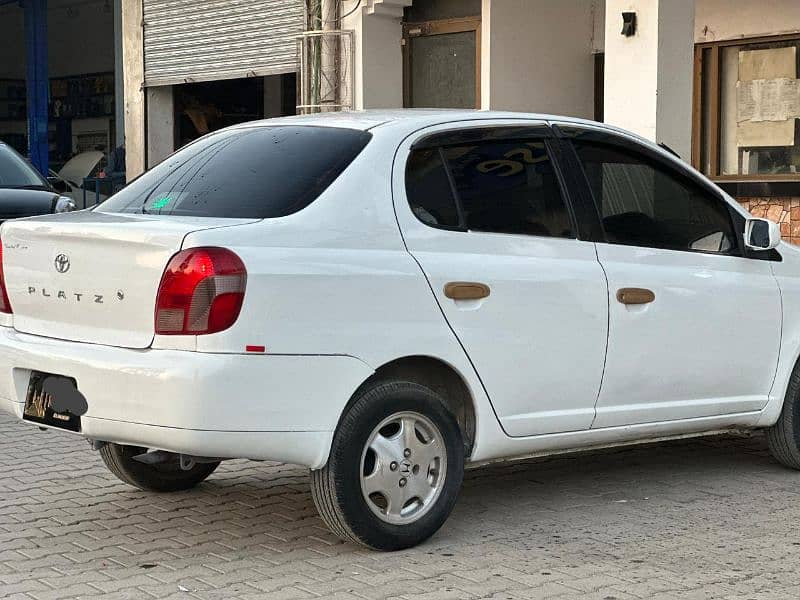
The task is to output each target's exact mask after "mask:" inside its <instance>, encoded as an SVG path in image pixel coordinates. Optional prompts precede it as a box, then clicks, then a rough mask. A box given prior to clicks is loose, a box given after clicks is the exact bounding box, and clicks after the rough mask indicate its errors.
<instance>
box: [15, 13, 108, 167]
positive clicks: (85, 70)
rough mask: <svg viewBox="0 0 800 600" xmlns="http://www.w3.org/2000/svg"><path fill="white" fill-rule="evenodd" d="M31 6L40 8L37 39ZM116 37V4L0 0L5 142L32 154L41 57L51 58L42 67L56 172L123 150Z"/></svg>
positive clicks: (50, 160) (51, 160) (49, 153)
mask: <svg viewBox="0 0 800 600" xmlns="http://www.w3.org/2000/svg"><path fill="white" fill-rule="evenodd" d="M27 2H32V3H35V4H38V8H39V9H40V12H39V13H36V14H35V19H36V21H37V23H36V25H37V26H38V32H39V33H44V35H43V36H42V39H38V40H37V39H36V38H35V35H34V36H33V37H32V35H31V31H30V29H31V27H32V25H33V24H32V23H31V20H32V19H31V13H27V18H26V11H28V10H29V8H26V3H27ZM43 16H44V18H42V17H43ZM26 27H27V28H28V30H27V33H26ZM114 32H115V2H114V1H113V0H46V1H44V0H22V1H20V0H13V1H10V0H0V39H2V40H3V41H2V44H0V140H2V141H4V142H6V143H8V144H9V145H11V146H13V147H14V148H15V149H17V150H18V151H19V152H20V153H21V154H23V155H26V156H27V155H28V153H29V148H30V146H29V135H30V127H29V125H30V116H31V115H30V113H31V109H32V107H31V106H30V104H31V102H30V101H29V97H30V96H31V89H30V85H29V80H30V78H31V67H33V66H34V65H32V64H31V61H30V57H31V56H34V57H35V56H37V53H38V56H40V57H42V59H44V57H46V60H43V62H44V63H45V64H42V65H38V73H39V74H42V73H45V74H46V78H47V83H46V86H47V87H46V90H47V93H46V108H42V109H41V110H40V111H39V112H44V111H46V131H47V135H46V139H47V141H46V149H47V152H46V153H47V159H48V160H47V164H48V166H49V168H50V169H52V170H55V171H57V170H58V169H59V168H60V166H61V165H63V164H64V163H65V162H66V161H67V160H69V158H71V157H72V156H74V155H76V154H79V153H81V152H85V151H88V150H99V151H101V152H103V153H104V154H107V153H109V152H110V151H112V150H113V149H114V148H115V147H116V146H117V145H119V144H121V143H122V131H121V129H122V128H121V127H119V126H118V123H117V122H118V119H117V95H118V84H119V82H118V78H117V77H116V74H115V70H116V69H115V33H114ZM43 49H46V52H45V53H42V50H43ZM120 95H121V94H120ZM42 106H43V107H44V105H42ZM40 117H42V122H44V118H43V117H44V115H40ZM31 154H32V152H31ZM31 158H33V156H31ZM33 162H34V164H36V161H33ZM36 166H37V167H40V165H38V164H36ZM40 168H41V167H40Z"/></svg>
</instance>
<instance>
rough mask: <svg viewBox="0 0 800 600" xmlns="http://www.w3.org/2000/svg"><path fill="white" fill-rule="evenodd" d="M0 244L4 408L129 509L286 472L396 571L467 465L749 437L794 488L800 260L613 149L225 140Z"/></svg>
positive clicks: (527, 139)
mask: <svg viewBox="0 0 800 600" xmlns="http://www.w3.org/2000/svg"><path fill="white" fill-rule="evenodd" d="M0 237H1V238H2V263H1V264H2V269H1V270H0V275H1V277H0V406H1V407H3V408H4V409H5V410H8V411H10V412H12V413H14V414H16V415H17V416H18V417H19V418H21V419H23V420H25V421H27V422H30V423H35V424H37V425H41V426H44V427H55V428H60V429H66V430H71V431H74V432H76V433H79V434H81V435H83V436H85V437H87V438H89V439H90V440H91V441H92V443H93V445H94V447H95V448H97V449H99V450H100V452H101V455H102V457H103V460H104V461H105V462H106V464H107V465H108V467H109V469H110V470H111V471H112V472H113V473H114V474H115V475H117V476H118V477H119V478H120V479H122V480H123V481H126V482H128V483H130V484H132V485H135V486H138V487H140V488H142V489H146V490H155V491H171V490H178V489H186V488H189V487H192V486H194V485H196V484H197V483H199V482H200V481H202V480H203V479H205V478H206V477H208V475H209V474H211V473H212V472H213V471H214V469H215V468H216V466H217V465H218V464H219V461H221V460H223V459H226V458H251V459H258V460H276V461H285V462H292V463H297V464H300V465H305V466H307V467H309V468H310V469H311V473H312V474H311V481H312V491H313V496H314V501H315V502H316V505H317V507H318V508H319V511H320V514H321V515H322V517H323V519H324V520H325V521H326V523H327V524H328V525H329V526H330V527H331V529H332V530H333V531H334V532H336V533H337V534H338V535H340V536H342V537H343V538H345V539H348V540H352V541H355V542H358V543H362V544H365V545H367V546H369V547H372V548H377V549H383V550H393V549H398V548H404V547H408V546H412V545H414V544H417V543H419V542H421V541H422V540H424V539H426V538H427V537H429V536H430V535H432V534H433V533H434V532H435V531H436V530H437V529H438V528H439V527H440V526H441V525H442V524H443V523H444V521H445V520H446V518H447V516H448V514H449V513H450V511H451V509H452V507H453V505H454V504H455V501H456V497H457V494H458V490H459V488H460V485H461V480H462V474H463V469H464V465H465V462H466V463H473V464H478V463H483V462H486V461H491V460H497V459H505V458H511V457H519V456H525V455H530V454H539V453H543V454H546V453H552V452H561V451H565V450H574V449H578V448H588V447H598V446H607V445H616V444H623V443H634V442H637V441H641V440H652V439H658V438H668V437H676V436H687V435H702V434H707V433H709V432H718V431H722V430H726V429H730V428H766V430H767V438H768V440H769V443H770V448H771V449H772V451H773V453H774V455H775V457H776V458H777V459H778V460H779V461H780V462H782V463H784V464H786V465H788V466H790V467H793V468H799V467H800V369H799V368H798V366H797V363H798V355H799V354H800V303H798V302H796V301H795V300H794V298H797V297H800V252H798V250H797V249H795V248H793V247H791V246H789V245H787V244H784V243H782V242H780V235H779V231H778V229H777V226H776V225H774V224H772V223H770V222H768V221H765V220H762V219H753V218H752V217H751V216H750V215H749V214H748V213H747V212H745V211H744V210H743V209H742V208H741V207H740V206H739V205H738V204H737V203H736V202H735V201H734V200H733V199H731V198H730V197H728V196H726V195H725V194H724V193H723V192H722V191H721V190H720V189H719V188H717V187H716V186H714V185H713V184H712V183H711V182H709V181H708V180H707V179H705V178H704V177H703V176H702V175H700V174H698V173H697V172H695V171H694V170H693V169H691V168H690V167H688V166H687V165H686V164H684V163H683V162H681V161H680V160H679V159H677V158H676V157H675V156H673V155H671V154H670V153H668V152H665V151H664V150H662V149H661V148H659V147H657V146H655V145H653V144H651V143H649V142H647V141H645V140H642V139H640V138H638V137H636V136H634V135H632V134H629V133H626V132H624V131H621V130H618V129H614V128H611V127H607V126H602V125H599V124H597V123H591V122H587V121H581V120H576V119H570V118H562V117H552V116H541V115H523V114H514V113H494V112H471V111H469V112H450V111H413V112H404V111H397V112H390V111H389V112H367V113H352V114H340V115H323V116H315V117H293V118H286V119H278V120H270V121H263V122H257V123H249V124H244V125H239V126H236V127H233V128H230V129H226V130H222V131H219V132H216V133H213V134H210V135H208V136H206V137H204V138H201V139H200V140H198V141H196V142H194V143H192V144H191V145H189V146H187V147H186V148H184V149H182V150H180V151H179V152H177V153H176V154H174V155H172V156H171V157H169V158H168V159H166V160H165V161H164V162H162V163H161V164H160V165H158V166H157V167H155V168H154V169H152V170H151V171H149V172H148V173H146V174H144V175H143V176H141V177H140V178H138V179H136V180H135V181H133V182H132V183H131V184H130V185H129V186H128V187H127V188H125V189H123V190H122V191H121V192H119V193H117V194H116V195H114V196H113V197H112V198H110V199H109V200H108V201H107V202H105V203H104V204H102V205H100V206H99V207H97V208H96V209H93V210H90V211H81V212H77V213H72V214H67V215H60V216H57V217H52V216H44V217H36V218H32V219H24V220H18V221H11V222H7V223H5V224H4V225H3V226H2V229H0Z"/></svg>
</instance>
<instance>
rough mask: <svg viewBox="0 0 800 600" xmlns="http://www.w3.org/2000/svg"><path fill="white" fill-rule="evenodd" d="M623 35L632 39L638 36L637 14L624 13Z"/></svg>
mask: <svg viewBox="0 0 800 600" xmlns="http://www.w3.org/2000/svg"><path fill="white" fill-rule="evenodd" d="M622 35H624V36H625V37H631V36H633V35H636V13H635V12H624V13H622Z"/></svg>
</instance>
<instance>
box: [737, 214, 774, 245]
mask: <svg viewBox="0 0 800 600" xmlns="http://www.w3.org/2000/svg"><path fill="white" fill-rule="evenodd" d="M780 241H781V228H780V226H779V225H778V224H777V223H773V222H772V221H768V220H767V219H747V221H746V222H745V224H744V245H745V246H747V247H748V248H750V249H751V250H772V249H773V248H775V247H777V245H778V244H779V243H780Z"/></svg>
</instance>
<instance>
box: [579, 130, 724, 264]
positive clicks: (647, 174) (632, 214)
mask: <svg viewBox="0 0 800 600" xmlns="http://www.w3.org/2000/svg"><path fill="white" fill-rule="evenodd" d="M573 145H574V146H575V150H576V151H577V153H578V157H579V159H580V161H581V163H582V164H583V168H584V171H585V173H586V177H587V179H588V181H589V186H590V187H591V190H592V194H593V195H594V198H595V202H596V203H597V206H598V209H599V211H600V216H601V218H602V220H603V226H604V228H605V231H606V237H607V239H608V241H609V242H611V243H615V244H628V245H633V246H648V247H653V248H663V249H667V250H684V251H696V252H715V253H719V254H728V253H732V252H734V251H736V250H737V248H736V244H735V242H734V240H735V239H736V238H735V234H734V230H733V223H732V221H731V216H730V212H729V211H728V207H727V206H725V204H724V203H723V202H722V201H721V200H720V199H719V198H716V197H714V196H713V195H711V194H709V193H708V192H707V191H706V190H704V189H703V188H702V187H701V186H699V185H697V184H695V183H694V182H692V181H691V180H690V179H688V178H685V177H683V176H681V175H680V174H678V173H674V172H672V171H671V170H669V169H668V168H665V167H664V166H662V165H660V164H658V163H657V162H654V161H650V160H649V159H648V158H646V157H644V156H640V155H638V154H636V153H634V152H631V151H629V150H623V149H621V148H617V147H615V146H613V145H609V144H603V143H599V142H587V141H583V140H573Z"/></svg>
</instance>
